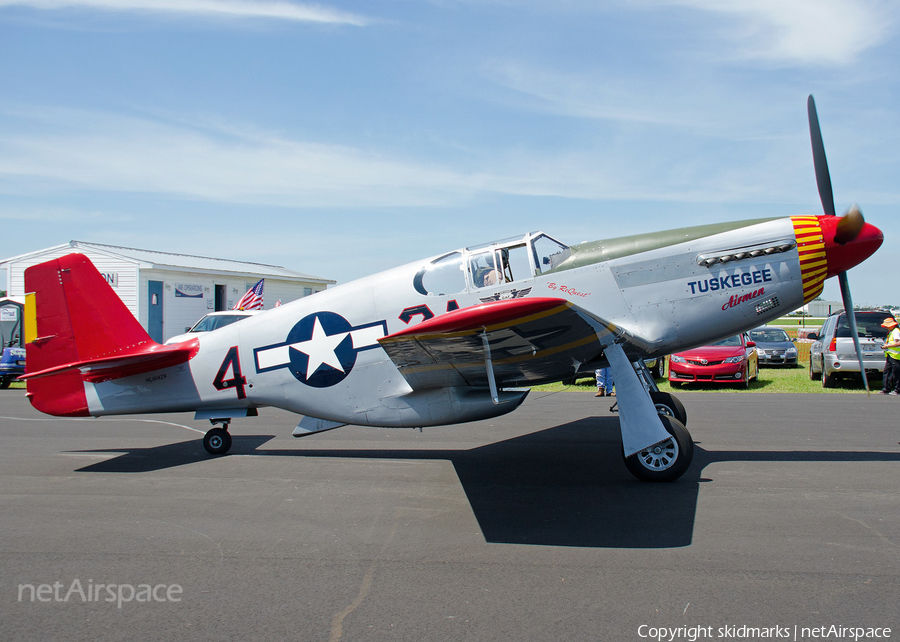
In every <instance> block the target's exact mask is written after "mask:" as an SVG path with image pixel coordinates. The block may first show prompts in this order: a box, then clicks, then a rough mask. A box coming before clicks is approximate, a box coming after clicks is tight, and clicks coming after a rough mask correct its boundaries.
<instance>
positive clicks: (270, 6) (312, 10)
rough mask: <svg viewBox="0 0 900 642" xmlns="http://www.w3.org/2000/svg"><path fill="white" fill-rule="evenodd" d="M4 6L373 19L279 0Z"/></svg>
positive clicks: (109, 0) (47, 0) (5, 1)
mask: <svg viewBox="0 0 900 642" xmlns="http://www.w3.org/2000/svg"><path fill="white" fill-rule="evenodd" d="M4 6H6V7H10V6H24V7H31V8H34V9H42V10H59V9H94V10H100V11H110V12H127V11H134V12H152V13H160V14H171V15H186V16H206V17H220V18H265V19H271V20H288V21H298V22H318V23H328V24H349V25H357V26H363V25H365V24H367V23H368V22H369V21H368V20H367V19H366V18H364V17H362V16H359V15H355V14H352V13H347V12H344V11H338V10H337V9H331V8H328V7H323V6H319V5H311V4H300V3H296V2H286V1H281V2H279V1H277V0H274V1H272V0H269V1H260V2H256V1H250V0H0V7H4Z"/></svg>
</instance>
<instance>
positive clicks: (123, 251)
mask: <svg viewBox="0 0 900 642" xmlns="http://www.w3.org/2000/svg"><path fill="white" fill-rule="evenodd" d="M64 247H71V248H73V249H76V250H78V249H80V250H92V251H95V252H99V253H101V254H106V255H109V256H112V257H119V258H122V259H125V260H128V261H131V262H135V263H141V264H142V267H144V268H149V269H167V270H175V271H179V272H185V271H190V272H197V271H199V272H217V273H218V272H233V273H235V274H252V275H259V276H266V277H271V278H278V279H284V280H288V281H311V282H314V283H322V284H334V283H336V281H334V280H333V279H326V278H324V277H321V276H314V275H312V274H304V273H303V272H297V271H295V270H289V269H288V268H285V267H282V266H280V265H267V264H265V263H252V262H249V261H234V260H232V259H216V258H211V257H207V256H195V255H193V254H178V253H175V252H160V251H157V250H141V249H137V248H132V247H121V246H118V245H105V244H103V243H89V242H87V241H69V242H68V243H66V244H62V245H57V246H55V247H52V248H46V249H43V250H39V251H36V252H28V253H26V254H21V255H19V256H15V257H12V258H10V259H6V260H5V261H0V263H9V262H12V261H15V260H20V259H23V258H26V257H28V256H33V255H36V254H43V253H45V252H52V251H54V250H58V249H61V248H64Z"/></svg>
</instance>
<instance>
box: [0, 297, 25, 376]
mask: <svg viewBox="0 0 900 642" xmlns="http://www.w3.org/2000/svg"><path fill="white" fill-rule="evenodd" d="M24 310H25V302H24V300H23V299H20V298H19V297H16V298H13V297H3V298H0V388H9V385H10V384H11V383H12V382H13V381H14V380H15V379H16V378H17V377H19V376H20V375H23V374H25V344H24V342H23V341H22V338H23V333H22V319H23V316H24Z"/></svg>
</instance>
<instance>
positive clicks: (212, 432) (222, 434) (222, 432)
mask: <svg viewBox="0 0 900 642" xmlns="http://www.w3.org/2000/svg"><path fill="white" fill-rule="evenodd" d="M210 422H211V423H212V424H213V426H215V425H216V424H217V423H221V424H222V427H221V428H217V427H216V428H210V429H209V430H208V431H207V432H206V434H205V435H204V436H203V447H204V448H206V452H208V453H209V454H210V455H224V454H225V453H227V452H228V450H229V449H230V448H231V434H229V432H228V424H229V422H228V421H224V420H217V419H210Z"/></svg>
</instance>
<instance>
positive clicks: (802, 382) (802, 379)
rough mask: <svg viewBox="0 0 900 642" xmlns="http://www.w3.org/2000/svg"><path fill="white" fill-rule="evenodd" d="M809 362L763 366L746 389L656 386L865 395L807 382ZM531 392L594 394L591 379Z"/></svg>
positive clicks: (855, 385)
mask: <svg viewBox="0 0 900 642" xmlns="http://www.w3.org/2000/svg"><path fill="white" fill-rule="evenodd" d="M808 368H809V362H808V361H806V362H801V363H800V365H798V366H796V367H794V368H790V367H787V366H763V367H761V368H760V369H759V378H758V379H756V380H754V381H751V382H750V387H749V388H744V387H743V386H741V385H737V384H696V383H691V384H682V385H677V386H673V385H672V384H670V383H669V382H668V380H667V379H665V378H662V379H657V380H656V385H658V386H659V389H660V390H662V391H664V392H673V393H678V392H748V393H752V392H794V393H797V392H801V393H803V392H814V393H858V394H865V392H866V391H865V389H864V388H863V385H862V382H861V381H860V380H859V379H848V380H846V381H842V380H838V381H837V382H836V383H835V387H834V388H823V387H822V381H821V380H819V381H810V380H809V374H808ZM869 389H870V390H872V391H873V392H875V391H877V390H880V389H881V379H880V378H876V379H874V380H873V379H869ZM534 390H543V391H553V392H556V391H572V392H590V393H594V392H596V391H597V387H596V384H595V382H594V379H593V377H589V378H584V379H579V380H578V381H577V383H575V385H571V386H567V385H565V384H562V383H551V384H546V385H543V386H535V387H534Z"/></svg>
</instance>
